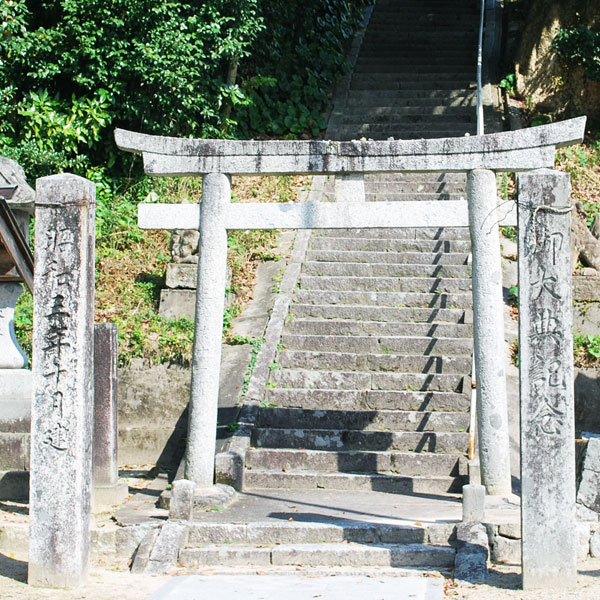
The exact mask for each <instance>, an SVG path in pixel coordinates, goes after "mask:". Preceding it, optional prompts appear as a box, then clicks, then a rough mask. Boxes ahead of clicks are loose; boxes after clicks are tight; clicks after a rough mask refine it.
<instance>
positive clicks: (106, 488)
mask: <svg viewBox="0 0 600 600" xmlns="http://www.w3.org/2000/svg"><path fill="white" fill-rule="evenodd" d="M127 496H129V488H128V487H127V484H125V483H119V482H117V483H115V484H113V485H99V486H96V485H95V486H94V487H93V489H92V512H94V513H99V512H104V511H105V510H107V509H110V508H111V507H113V506H117V505H119V504H122V502H123V501H124V500H125V498H127Z"/></svg>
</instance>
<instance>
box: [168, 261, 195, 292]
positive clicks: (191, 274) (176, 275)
mask: <svg viewBox="0 0 600 600" xmlns="http://www.w3.org/2000/svg"><path fill="white" fill-rule="evenodd" d="M197 280H198V267H197V266H196V265H195V264H186V263H170V264H168V265H167V272H166V275H165V285H166V286H167V287H168V288H187V289H196V282H197Z"/></svg>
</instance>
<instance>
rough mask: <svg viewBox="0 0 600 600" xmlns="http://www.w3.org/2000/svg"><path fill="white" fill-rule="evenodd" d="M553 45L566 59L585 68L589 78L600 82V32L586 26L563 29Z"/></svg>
mask: <svg viewBox="0 0 600 600" xmlns="http://www.w3.org/2000/svg"><path fill="white" fill-rule="evenodd" d="M552 45H553V47H554V48H555V49H556V50H558V52H559V54H560V55H561V56H562V57H563V58H564V59H566V60H567V61H569V62H571V63H573V64H576V65H578V66H580V67H583V69H584V71H585V74H586V76H587V77H589V78H590V79H594V80H596V81H600V31H594V30H593V29H590V28H589V27H586V26H585V25H578V26H577V27H571V28H562V29H561V30H560V31H559V32H558V34H557V35H556V37H555V38H554V40H553V42H552Z"/></svg>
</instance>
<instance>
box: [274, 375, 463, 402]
mask: <svg viewBox="0 0 600 600" xmlns="http://www.w3.org/2000/svg"><path fill="white" fill-rule="evenodd" d="M270 385H271V386H274V387H275V388H283V389H281V390H280V391H281V392H285V391H293V390H294V389H297V388H304V389H306V390H307V391H309V392H312V391H317V390H324V393H323V394H321V397H322V398H323V399H325V398H326V397H327V393H326V392H329V391H330V390H331V389H339V390H361V391H365V392H367V396H368V397H367V400H368V401H370V400H371V399H373V398H372V396H374V395H375V396H378V395H377V394H373V393H372V392H381V391H386V392H387V391H390V392H397V391H406V392H411V393H412V392H454V393H467V392H468V393H470V391H471V390H470V387H469V386H470V380H468V379H467V377H465V376H464V375H460V374H455V373H453V374H447V373H444V374H439V373H377V372H369V373H367V372H358V371H341V370H336V371H333V370H327V369H318V370H317V369H275V370H272V371H271V377H270ZM285 388H288V389H285ZM326 388H329V390H327V389H326ZM274 391H275V390H273V389H271V390H270V392H274ZM275 395H277V396H279V397H281V396H283V394H281V393H278V394H275ZM275 395H274V396H275ZM274 396H273V397H274ZM379 396H380V397H378V399H377V401H378V402H380V403H381V402H385V403H389V402H390V401H396V400H398V401H399V399H398V398H397V397H396V396H394V395H392V396H391V400H390V397H383V396H384V395H379ZM419 398H421V396H420V395H419ZM270 400H271V398H270ZM408 400H409V399H408ZM408 400H407V401H408ZM278 406H283V405H282V404H278ZM322 406H323V405H322V404H321V408H322ZM377 406H378V407H379V406H380V405H379V404H378V405H377ZM381 406H383V405H381ZM386 406H387V404H386ZM419 406H421V405H419ZM374 407H375V405H373V406H367V408H374ZM304 408H309V407H308V406H305V407H304ZM391 408H395V406H391Z"/></svg>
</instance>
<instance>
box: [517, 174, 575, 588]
mask: <svg viewBox="0 0 600 600" xmlns="http://www.w3.org/2000/svg"><path fill="white" fill-rule="evenodd" d="M569 187H570V186H569V176H568V175H567V174H566V173H560V172H557V171H551V170H547V169H542V170H538V171H532V172H529V173H525V174H522V175H519V179H518V198H519V203H518V210H519V212H518V214H519V216H518V219H519V358H520V363H519V370H520V377H521V385H520V389H521V485H522V492H521V520H522V549H523V589H535V588H545V589H548V590H555V589H560V588H566V587H571V586H574V585H575V582H576V574H577V571H576V558H577V529H576V527H575V432H574V415H573V339H572V329H573V301H572V291H571V244H570V239H569V224H570V216H569V211H570V207H569Z"/></svg>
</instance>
